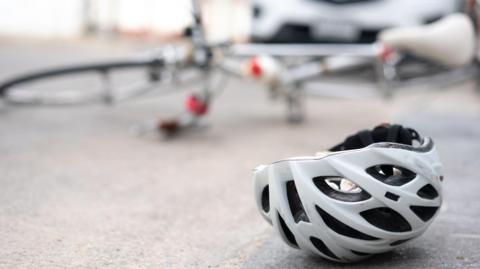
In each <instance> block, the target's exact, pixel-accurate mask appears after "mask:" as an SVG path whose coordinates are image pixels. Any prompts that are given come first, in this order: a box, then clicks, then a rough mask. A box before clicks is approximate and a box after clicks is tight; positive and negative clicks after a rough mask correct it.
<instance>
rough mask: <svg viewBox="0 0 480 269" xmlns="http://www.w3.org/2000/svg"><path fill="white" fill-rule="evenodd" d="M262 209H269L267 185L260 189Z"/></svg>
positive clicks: (265, 210) (266, 210) (266, 211)
mask: <svg viewBox="0 0 480 269" xmlns="http://www.w3.org/2000/svg"><path fill="white" fill-rule="evenodd" d="M262 209H263V211H264V212H265V213H268V212H269V211H270V191H269V189H268V185H267V186H265V188H263V191H262Z"/></svg>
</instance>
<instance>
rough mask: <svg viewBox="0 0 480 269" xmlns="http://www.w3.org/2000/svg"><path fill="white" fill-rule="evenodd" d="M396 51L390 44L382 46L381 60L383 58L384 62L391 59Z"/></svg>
mask: <svg viewBox="0 0 480 269" xmlns="http://www.w3.org/2000/svg"><path fill="white" fill-rule="evenodd" d="M394 53H395V51H394V50H393V49H392V48H390V47H388V46H383V48H382V51H381V52H380V60H382V61H383V62H385V61H387V60H389V59H390V58H391V57H392V56H393V54H394Z"/></svg>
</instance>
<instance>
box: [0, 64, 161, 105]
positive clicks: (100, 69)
mask: <svg viewBox="0 0 480 269" xmlns="http://www.w3.org/2000/svg"><path fill="white" fill-rule="evenodd" d="M163 67H164V62H163V60H161V59H158V58H154V59H145V60H143V59H141V60H121V61H110V62H101V63H91V64H79V65H72V66H67V67H58V68H51V69H46V70H42V71H37V72H31V73H27V74H24V75H21V76H17V77H14V78H12V79H9V80H7V81H5V82H4V83H2V84H0V98H2V99H6V97H7V93H8V92H9V90H11V89H12V88H13V87H16V86H19V85H22V84H28V83H31V82H38V81H47V80H48V79H54V78H59V77H62V76H68V75H80V74H86V73H98V74H106V75H108V74H110V73H111V72H114V71H119V70H126V69H136V68H140V69H141V68H144V69H145V70H146V71H147V72H148V75H149V77H148V79H149V81H151V82H154V81H158V80H160V79H161V78H160V75H159V71H161V70H162V68H163ZM27 103H28V102H27Z"/></svg>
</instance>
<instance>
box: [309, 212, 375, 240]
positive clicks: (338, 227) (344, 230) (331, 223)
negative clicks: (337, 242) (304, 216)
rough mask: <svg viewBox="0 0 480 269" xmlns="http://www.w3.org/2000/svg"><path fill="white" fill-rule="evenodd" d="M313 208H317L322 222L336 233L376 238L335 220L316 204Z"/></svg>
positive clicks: (369, 238) (366, 238)
mask: <svg viewBox="0 0 480 269" xmlns="http://www.w3.org/2000/svg"><path fill="white" fill-rule="evenodd" d="M315 209H317V212H318V214H319V215H320V217H322V219H323V222H325V224H326V225H327V226H328V228H330V229H332V230H333V231H335V232H336V233H338V234H341V235H344V236H348V237H352V238H356V239H362V240H369V241H371V240H378V238H376V237H373V236H370V235H368V234H364V233H362V232H359V231H357V230H355V229H353V228H352V227H350V226H348V225H346V224H345V223H343V222H341V221H339V220H337V219H336V218H334V217H332V216H331V215H330V214H328V213H327V212H325V211H324V210H323V209H321V208H320V207H318V206H315Z"/></svg>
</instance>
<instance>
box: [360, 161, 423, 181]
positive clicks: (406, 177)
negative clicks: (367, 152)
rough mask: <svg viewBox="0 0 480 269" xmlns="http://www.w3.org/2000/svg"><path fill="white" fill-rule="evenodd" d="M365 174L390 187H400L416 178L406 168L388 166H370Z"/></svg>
mask: <svg viewBox="0 0 480 269" xmlns="http://www.w3.org/2000/svg"><path fill="white" fill-rule="evenodd" d="M366 172H367V173H368V174H369V175H371V176H372V177H374V178H375V179H377V180H380V181H381V182H383V183H385V184H387V185H391V186H402V185H404V184H407V183H408V182H410V181H412V180H413V179H414V178H415V177H416V176H417V175H416V174H415V173H414V172H412V171H410V170H408V169H406V168H403V167H400V166H394V165H389V164H380V165H375V166H372V167H370V168H367V170H366Z"/></svg>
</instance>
